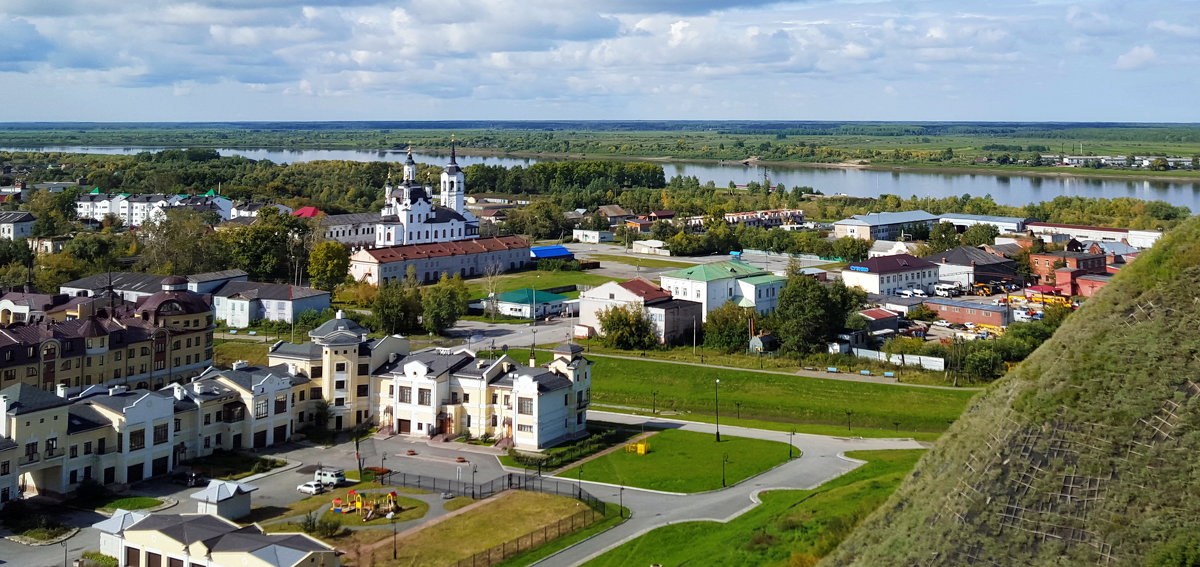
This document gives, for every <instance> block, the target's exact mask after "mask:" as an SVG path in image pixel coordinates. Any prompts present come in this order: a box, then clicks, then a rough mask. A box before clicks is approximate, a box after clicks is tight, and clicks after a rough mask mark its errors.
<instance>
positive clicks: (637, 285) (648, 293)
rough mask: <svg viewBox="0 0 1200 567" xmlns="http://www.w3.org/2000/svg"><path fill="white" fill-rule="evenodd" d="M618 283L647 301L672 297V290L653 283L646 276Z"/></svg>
mask: <svg viewBox="0 0 1200 567" xmlns="http://www.w3.org/2000/svg"><path fill="white" fill-rule="evenodd" d="M617 285H619V286H621V287H623V288H625V289H627V290H629V292H630V293H632V294H634V295H636V296H638V297H640V298H642V300H643V301H645V302H646V303H650V302H651V301H657V300H659V299H666V298H668V297H671V292H669V291H667V290H665V289H663V288H661V287H659V286H656V285H654V284H653V283H650V280H647V279H645V278H633V279H631V280H629V281H627V282H621V283H619V284H617Z"/></svg>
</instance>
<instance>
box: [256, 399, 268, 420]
mask: <svg viewBox="0 0 1200 567" xmlns="http://www.w3.org/2000/svg"><path fill="white" fill-rule="evenodd" d="M254 417H267V400H254Z"/></svg>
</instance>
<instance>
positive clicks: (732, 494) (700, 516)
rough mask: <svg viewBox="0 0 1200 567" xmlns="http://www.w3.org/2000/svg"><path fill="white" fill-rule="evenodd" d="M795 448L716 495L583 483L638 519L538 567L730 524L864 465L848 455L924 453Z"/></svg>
mask: <svg viewBox="0 0 1200 567" xmlns="http://www.w3.org/2000/svg"><path fill="white" fill-rule="evenodd" d="M589 413H591V415H593V416H595V417H597V418H598V419H601V420H603V421H609V422H615V423H623V424H628V425H634V426H639V425H643V424H644V425H647V426H653V427H659V428H675V429H683V430H685V431H695V432H698V433H715V432H716V426H715V425H714V424H711V423H697V422H691V421H683V420H678V419H669V418H663V417H650V416H637V415H628V414H620V413H610V412H603V411H595V410H593V411H591V412H589ZM721 433H724V434H727V435H731V436H736V437H749V438H753V439H765V440H768V441H778V442H780V443H787V442H788V433H786V432H782V431H767V430H763V429H752V428H748V427H736V426H725V427H722V428H721ZM792 441H793V444H794V445H795V446H796V447H797V448H799V449H800V450H801V452H802V456H801V457H800V458H798V459H794V460H792V461H790V462H788V463H785V464H783V465H781V466H779V467H776V468H774V469H771V470H769V471H767V472H765V473H763V474H761V475H758V476H756V477H752V478H749V479H747V480H745V481H742V482H741V483H739V484H736V485H734V486H731V487H729V488H725V489H722V490H716V491H712V492H702V493H698V494H688V495H670V494H662V493H656V492H650V491H644V490H638V489H635V488H627V489H626V490H624V494H623V495H622V494H621V491H620V487H614V486H609V485H605V484H599V483H594V482H588V481H586V480H585V481H583V483H582V484H583V485H584V489H585V490H587V491H588V492H590V493H591V494H592V495H593V496H595V497H597V498H600V499H601V500H605V501H608V502H617V501H618V500H619V499H621V498H623V499H624V503H625V507H627V508H629V509H630V511H631V512H632V517H631V518H630V519H629V520H627V521H626V522H625V523H623V524H621V525H619V526H616V527H614V528H612V529H610V530H608V531H605V532H602V533H599V534H597V535H595V536H594V537H591V538H589V539H586V540H584V541H581V542H579V543H577V544H575V545H573V546H571V547H568V548H566V549H564V550H562V551H560V552H558V553H556V554H554V555H551V556H549V557H547V558H545V559H543V560H541V561H539V562H537V563H535V564H534V565H545V566H550V565H554V566H558V565H580V564H583V563H586V562H587V561H589V560H591V559H592V558H594V557H596V556H598V555H600V554H602V553H604V552H605V551H608V550H609V549H612V548H614V547H616V546H618V545H621V544H622V543H625V542H627V541H629V540H632V539H633V538H636V537H638V536H640V535H642V534H644V533H646V532H648V531H650V530H653V529H655V528H658V527H662V526H665V525H668V524H674V523H679V522H691V521H698V520H710V521H717V522H728V521H729V520H732V519H733V518H736V517H737V516H740V515H741V514H744V513H745V512H747V511H749V510H750V509H751V508H753V507H754V506H756V505H757V504H758V499H757V495H758V493H759V492H763V491H766V490H810V489H813V488H816V487H817V486H820V485H821V484H824V483H825V482H827V481H829V480H830V479H833V478H836V477H838V476H841V475H843V474H846V473H847V472H850V471H852V470H854V469H855V468H857V467H858V466H860V465H862V464H863V463H862V462H861V461H856V460H853V459H849V458H847V457H845V455H844V454H843V453H845V452H846V451H870V450H879V449H922V448H924V447H922V445H921V444H920V443H918V442H916V441H913V440H912V439H859V438H843V437H827V436H822V435H809V434H804V433H797V434H795V436H794V438H793V439H792Z"/></svg>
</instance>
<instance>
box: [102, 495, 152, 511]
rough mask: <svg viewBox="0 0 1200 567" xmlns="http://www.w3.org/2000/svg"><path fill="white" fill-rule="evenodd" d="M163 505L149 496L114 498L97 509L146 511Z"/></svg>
mask: <svg viewBox="0 0 1200 567" xmlns="http://www.w3.org/2000/svg"><path fill="white" fill-rule="evenodd" d="M162 503H163V502H162V500H159V499H157V498H150V497H149V496H130V497H126V498H114V499H112V500H109V501H108V502H105V503H103V505H101V506H97V508H99V509H104V510H116V509H117V508H121V509H124V510H144V509H146V508H153V507H155V506H158V505H160V504H162Z"/></svg>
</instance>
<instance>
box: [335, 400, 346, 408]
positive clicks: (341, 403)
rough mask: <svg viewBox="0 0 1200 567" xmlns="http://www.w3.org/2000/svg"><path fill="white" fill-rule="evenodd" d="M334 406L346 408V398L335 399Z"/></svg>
mask: <svg viewBox="0 0 1200 567" xmlns="http://www.w3.org/2000/svg"><path fill="white" fill-rule="evenodd" d="M333 405H335V406H344V405H346V398H334V399H333Z"/></svg>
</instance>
